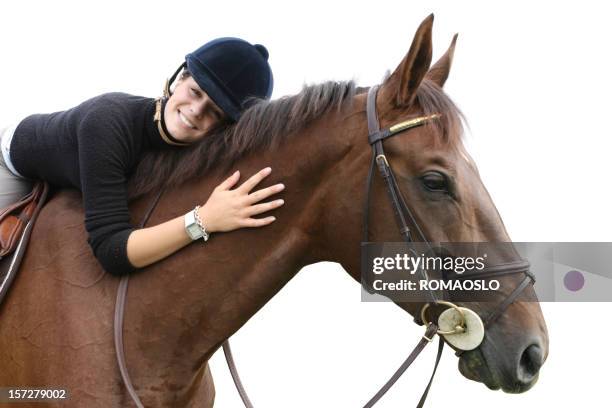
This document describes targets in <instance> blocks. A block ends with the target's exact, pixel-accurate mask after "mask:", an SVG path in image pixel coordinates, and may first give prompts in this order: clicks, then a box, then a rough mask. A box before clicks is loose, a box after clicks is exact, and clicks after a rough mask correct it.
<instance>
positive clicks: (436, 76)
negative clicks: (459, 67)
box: [425, 34, 458, 88]
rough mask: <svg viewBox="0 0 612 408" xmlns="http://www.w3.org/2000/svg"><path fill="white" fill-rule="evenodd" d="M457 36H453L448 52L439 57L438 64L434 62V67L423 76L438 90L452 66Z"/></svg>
mask: <svg viewBox="0 0 612 408" xmlns="http://www.w3.org/2000/svg"><path fill="white" fill-rule="evenodd" d="M457 36H458V34H455V35H454V36H453V41H451V44H450V46H449V47H448V50H446V52H445V53H444V55H442V56H441V57H440V59H439V60H438V62H436V63H435V64H434V66H433V67H431V68H430V70H429V72H427V75H426V76H425V78H427V79H429V80H431V81H433V82H434V83H436V84H438V86H440V88H442V87H443V86H444V83H445V82H446V80H447V79H448V74H449V72H450V69H451V65H452V64H453V55H454V54H455V44H456V43H457Z"/></svg>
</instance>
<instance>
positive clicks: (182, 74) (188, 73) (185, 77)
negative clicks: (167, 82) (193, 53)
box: [179, 68, 191, 80]
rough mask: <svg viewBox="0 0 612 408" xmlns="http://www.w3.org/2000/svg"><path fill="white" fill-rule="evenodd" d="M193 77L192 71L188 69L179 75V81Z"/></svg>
mask: <svg viewBox="0 0 612 408" xmlns="http://www.w3.org/2000/svg"><path fill="white" fill-rule="evenodd" d="M190 76H191V71H189V70H188V69H187V68H184V69H183V70H182V71H181V74H180V75H179V79H180V80H183V79H187V78H189V77H190Z"/></svg>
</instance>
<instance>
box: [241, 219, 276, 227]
mask: <svg viewBox="0 0 612 408" xmlns="http://www.w3.org/2000/svg"><path fill="white" fill-rule="evenodd" d="M274 220H276V218H274V217H266V218H247V219H245V220H244V221H243V222H242V226H243V227H252V228H254V227H263V226H264V225H268V224H271V223H273V222H274Z"/></svg>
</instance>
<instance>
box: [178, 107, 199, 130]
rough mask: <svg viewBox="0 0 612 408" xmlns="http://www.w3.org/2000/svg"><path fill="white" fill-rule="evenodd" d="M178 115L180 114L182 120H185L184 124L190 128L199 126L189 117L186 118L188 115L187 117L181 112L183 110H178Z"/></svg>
mask: <svg viewBox="0 0 612 408" xmlns="http://www.w3.org/2000/svg"><path fill="white" fill-rule="evenodd" d="M178 116H179V118H180V119H181V122H183V124H184V125H185V126H187V127H188V128H189V129H197V127H196V126H195V125H194V124H193V123H191V122H190V121H189V119H187V118H186V117H185V116H184V115H183V114H182V113H181V111H180V110H179V111H178Z"/></svg>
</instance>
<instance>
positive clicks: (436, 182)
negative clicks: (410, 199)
mask: <svg viewBox="0 0 612 408" xmlns="http://www.w3.org/2000/svg"><path fill="white" fill-rule="evenodd" d="M421 182H422V183H423V185H424V186H425V188H426V189H428V190H429V191H436V192H448V180H447V178H446V176H445V175H444V174H442V173H439V172H437V171H430V172H428V173H425V174H424V175H423V176H421Z"/></svg>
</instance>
